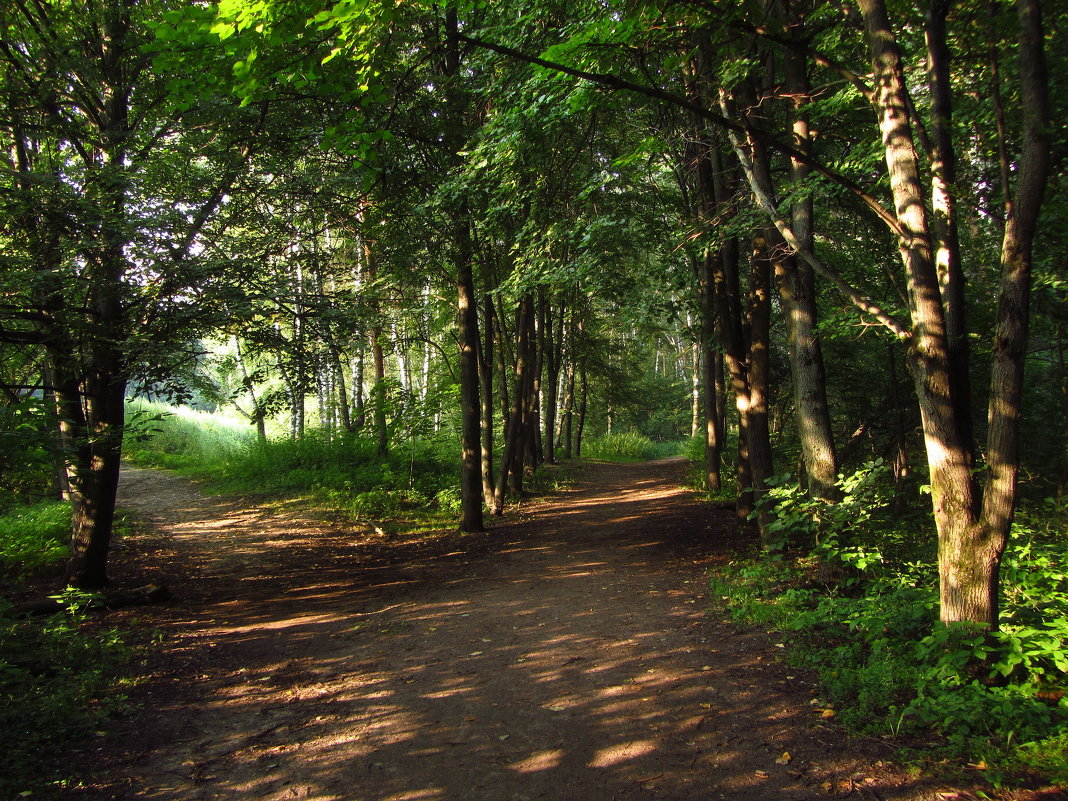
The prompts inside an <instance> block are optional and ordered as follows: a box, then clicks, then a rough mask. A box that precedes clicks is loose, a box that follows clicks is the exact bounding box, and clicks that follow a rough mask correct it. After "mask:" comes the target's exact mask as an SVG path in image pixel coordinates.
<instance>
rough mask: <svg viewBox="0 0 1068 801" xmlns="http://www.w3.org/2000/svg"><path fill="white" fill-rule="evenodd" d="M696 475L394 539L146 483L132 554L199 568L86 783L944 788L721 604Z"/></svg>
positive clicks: (238, 791) (424, 793)
mask: <svg viewBox="0 0 1068 801" xmlns="http://www.w3.org/2000/svg"><path fill="white" fill-rule="evenodd" d="M681 469H682V467H681V464H680V463H679V462H677V461H666V462H660V463H653V464H644V465H611V464H604V465H591V466H589V467H588V468H587V472H586V474H585V476H584V480H583V482H582V485H581V487H580V488H579V489H575V490H571V491H566V492H563V493H560V494H558V495H556V496H554V497H553V498H551V499H549V500H547V501H541V502H538V503H536V504H534V505H533V507H532V510H531V511H530V512H529V513H528V518H527V519H525V520H522V521H519V522H512V523H507V524H504V525H500V526H499V527H497V528H496V529H494V530H492V531H490V532H488V533H486V534H485V535H477V536H475V535H472V536H467V537H453V538H444V539H442V540H440V541H437V542H435V543H432V544H430V545H426V544H411V545H408V546H405V545H404V544H399V545H396V546H395V547H394V550H392V551H389V550H388V549H387V550H384V549H383V547H382V546H381V545H380V544H377V545H376V544H371V543H368V542H366V541H361V540H358V539H357V538H356V537H355V535H353V534H352V533H351V532H348V531H345V530H343V529H338V528H336V527H330V526H325V525H324V524H323V523H322V522H316V521H311V520H302V519H299V518H294V517H291V516H287V515H271V514H267V513H265V512H263V511H262V510H257V509H255V508H246V507H244V506H243V505H242V503H241V502H240V501H239V500H234V499H219V498H205V497H203V496H201V495H200V494H199V493H197V492H196V491H195V489H194V488H192V487H191V486H190V485H189V484H187V483H186V482H184V481H182V480H180V479H177V478H174V477H172V476H167V475H162V474H157V473H152V472H150V471H133V472H130V473H128V474H127V475H126V476H125V478H124V482H123V498H122V503H123V504H124V505H125V506H126V507H128V508H133V509H135V510H137V511H139V513H140V514H142V515H145V516H146V517H148V518H150V520H151V521H152V523H153V525H154V527H155V530H156V531H157V532H158V534H156V535H147V537H146V540H145V542H144V543H141V542H134V543H131V544H130V545H129V546H128V547H139V546H141V545H145V546H148V545H152V544H153V543H154V544H155V547H157V548H158V549H159V552H160V553H162V554H167V555H170V556H171V557H172V558H173V559H174V560H176V564H177V565H178V566H179V567H180V569H181V571H182V573H184V577H185V578H184V581H183V586H181V587H179V588H178V589H179V594H180V596H181V600H180V602H179V603H176V604H174V605H173V606H171V607H169V608H166V609H162V610H154V611H153V612H152V613H150V614H153V615H155V616H156V617H155V619H153V620H151V621H147V622H149V623H151V625H155V626H157V627H158V628H159V629H160V631H161V632H162V633H163V635H164V642H163V645H162V651H163V652H162V654H161V657H160V659H159V660H157V664H158V666H159V671H158V675H157V676H156V677H155V678H154V680H153V681H151V682H150V683H149V684H148V685H147V686H146V687H145V688H143V689H142V690H141V691H140V697H139V700H140V701H141V702H142V703H143V704H144V706H143V709H142V711H141V712H140V713H139V714H138V715H137V716H136V717H134V718H131V719H130V720H127V721H123V722H121V723H120V724H119V725H117V728H116V731H115V732H114V733H113V734H112V735H111V736H110V737H109V739H108V741H107V742H106V743H105V747H104V749H103V751H102V752H101V753H102V754H103V755H104V759H105V767H104V769H103V770H102V771H101V773H100V774H99V775H98V776H97V779H96V783H95V785H94V787H93V789H92V790H91V791H89V795H90V796H91V797H93V798H115V799H119V798H124V799H125V798H143V799H154V800H156V801H176V800H177V799H183V800H184V799H256V800H259V799H263V800H266V799H271V801H275V800H278V801H281V799H315V800H316V801H335V800H337V801H339V800H340V799H352V800H353V801H357V800H358V801H453V800H456V801H459V799H476V800H477V799H490V800H492V801H498V800H500V801H504V800H505V799H514V800H515V801H520V800H521V799H523V800H525V799H554V800H555V801H571V800H572V799H573V800H574V801H579V799H581V800H582V801H601V800H605V801H607V799H621V800H622V799H701V800H702V801H706V800H707V799H716V798H732V799H758V798H772V797H775V798H798V799H800V798H825V797H828V796H829V795H838V794H843V793H855V794H856V795H854V797H857V798H882V799H891V798H896V799H906V798H908V799H914V798H936V797H938V796H937V794H936V793H934V792H931V791H930V790H929V789H928V790H927V791H924V790H923V789H922V788H920V787H918V786H914V785H913V784H912V783H910V782H909V781H908V780H907V779H906V778H904V777H903V776H900V775H896V774H894V773H892V772H890V771H889V770H887V769H884V768H882V767H877V766H875V765H873V764H872V762H873V759H874V757H872V756H871V754H870V753H867V752H864V751H853V752H850V751H849V750H848V749H847V747H846V744H845V743H844V742H843V741H842V739H841V735H840V734H839V733H838V732H837V731H836V730H835V729H834V728H831V727H827V726H826V725H825V724H824V723H823V722H821V720H820V718H819V716H818V714H816V712H815V708H814V706H813V705H812V703H810V702H811V701H812V700H813V696H812V693H811V691H810V690H809V689H807V686H806V685H805V683H804V682H803V681H802V680H801V679H800V678H799V677H796V676H794V675H792V674H789V673H788V672H786V671H785V669H784V668H782V667H781V666H779V665H777V664H775V663H774V660H773V656H774V652H775V648H774V642H769V641H768V639H767V638H766V637H764V636H762V635H760V634H757V633H739V632H736V631H735V630H734V629H733V628H732V627H731V626H730V625H728V624H726V623H725V622H724V621H722V620H721V619H719V617H718V616H717V615H716V614H714V613H713V614H711V615H710V614H709V607H710V605H714V604H710V600H709V599H708V598H707V597H706V580H705V577H704V573H705V570H706V568H707V566H708V565H709V564H710V563H711V562H712V561H714V560H715V559H719V558H723V557H724V555H725V554H726V553H727V552H728V551H729V548H731V547H734V546H736V545H737V540H736V537H735V535H733V534H732V533H731V532H732V529H733V519H732V516H731V515H729V514H724V513H719V512H710V511H709V510H708V508H707V507H705V506H704V505H702V504H700V503H697V502H696V501H694V500H693V499H692V498H691V497H690V496H689V495H688V494H687V493H685V492H683V491H682V490H680V489H679V488H678V486H677V484H678V481H679V480H680V478H681ZM712 600H713V601H714V600H715V599H712ZM142 617H143V615H142ZM851 747H852V748H856V747H858V745H857V744H854V745H853V746H851Z"/></svg>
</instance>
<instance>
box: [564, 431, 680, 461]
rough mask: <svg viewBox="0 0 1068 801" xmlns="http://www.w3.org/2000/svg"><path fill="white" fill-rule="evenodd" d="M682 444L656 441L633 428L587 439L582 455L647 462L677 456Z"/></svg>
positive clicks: (611, 459)
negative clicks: (619, 432) (620, 432)
mask: <svg viewBox="0 0 1068 801" xmlns="http://www.w3.org/2000/svg"><path fill="white" fill-rule="evenodd" d="M681 445H682V443H679V442H673V441H668V442H654V441H653V440H651V439H649V437H647V436H645V435H644V434H640V433H638V432H637V431H634V430H631V431H626V432H624V433H622V434H607V435H605V436H603V437H593V438H592V439H588V440H585V441H584V442H583V443H582V455H583V456H584V457H585V458H587V459H604V460H606V461H609V462H645V461H649V460H650V459H664V458H667V457H668V456H676V455H678V454H679V452H680V448H681Z"/></svg>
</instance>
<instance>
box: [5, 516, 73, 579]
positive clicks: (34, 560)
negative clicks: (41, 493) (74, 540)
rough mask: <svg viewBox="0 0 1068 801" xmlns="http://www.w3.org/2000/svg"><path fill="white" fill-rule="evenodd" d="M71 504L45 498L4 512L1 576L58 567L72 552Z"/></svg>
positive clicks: (20, 574)
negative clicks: (39, 501) (42, 500)
mask: <svg viewBox="0 0 1068 801" xmlns="http://www.w3.org/2000/svg"><path fill="white" fill-rule="evenodd" d="M69 541H70V505H69V504H67V503H63V502H59V501H45V502H42V503H37V504H33V505H31V506H13V507H11V508H10V509H8V511H7V512H5V513H3V514H0V575H3V576H11V577H15V578H18V577H21V576H25V575H27V574H30V573H36V572H39V571H42V570H47V569H50V568H55V567H56V566H58V565H59V564H61V563H62V562H63V561H64V560H65V559H66V558H67V556H68V555H69V553H70V549H69Z"/></svg>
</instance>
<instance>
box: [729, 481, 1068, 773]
mask: <svg viewBox="0 0 1068 801" xmlns="http://www.w3.org/2000/svg"><path fill="white" fill-rule="evenodd" d="M881 472H882V465H879V464H876V463H871V464H869V465H868V466H866V467H865V468H863V469H862V470H860V471H858V472H857V473H855V474H853V475H852V476H849V477H847V478H845V479H843V481H842V482H841V485H840V486H841V488H842V490H843V500H842V503H841V507H842V511H841V512H839V511H828V510H825V509H824V507H822V506H820V507H818V508H814V507H813V505H812V504H811V502H810V501H808V500H806V499H804V498H803V495H802V494H801V493H798V492H796V491H794V490H793V489H792V488H788V487H787V486H786V484H785V483H780V484H779V486H778V487H777V488H776V490H775V491H776V492H778V500H779V502H780V505H779V506H778V508H777V513H778V515H779V518H778V521H777V522H778V523H779V525H780V530H781V531H782V532H783V537H784V538H783V541H782V544H783V545H784V546H786V545H793V546H797V545H799V544H802V543H804V544H806V545H808V546H809V547H810V548H811V550H810V551H809V552H808V553H807V555H805V556H798V555H797V552H796V551H793V552H790V551H783V552H779V553H765V554H762V555H759V556H756V557H752V558H747V559H742V560H737V561H735V562H734V563H732V564H731V565H730V566H729V567H727V568H724V569H722V570H719V571H717V572H716V573H715V574H714V575H713V579H712V584H713V591H714V592H715V593H716V594H717V595H718V596H720V597H723V598H724V599H725V600H726V602H727V604H728V607H729V609H730V610H731V614H732V615H733V616H734V617H735V619H737V620H739V621H745V622H750V623H758V624H760V625H762V626H767V627H773V628H777V629H780V630H783V631H788V632H792V633H794V635H795V637H796V644H797V645H798V648H796V649H794V650H792V651H791V653H790V659H791V660H794V661H796V662H798V663H800V664H803V665H805V666H807V667H809V668H811V669H812V670H814V671H815V672H816V673H817V674H818V676H819V679H820V682H821V684H822V686H823V692H824V693H825V694H826V697H827V700H828V701H830V702H831V703H832V704H833V706H834V708H835V709H836V710H837V713H838V717H839V718H840V719H841V720H842V722H843V723H845V724H846V725H847V726H850V727H853V728H855V729H859V730H861V731H866V732H869V733H879V734H883V735H887V734H889V735H895V736H898V737H900V738H901V740H900V742H901V743H902V744H903V745H904V744H908V743H913V742H916V741H917V739H916V738H924V741H929V740H930V738H931V737H932V736H934V737H935V738H936V739H935V751H934V753H935V754H944V755H947V756H952V757H953V758H954V759H962V760H965V761H967V762H969V763H972V764H982V765H985V767H986V773H985V775H986V776H987V777H988V778H989V779H991V780H992V781H994V782H995V783H1000V782H1005V781H1012V780H1018V779H1023V778H1027V777H1030V776H1033V775H1039V776H1041V777H1043V778H1045V779H1046V780H1060V781H1063V780H1064V779H1065V777H1066V776H1068V760H1066V759H1065V752H1064V751H1063V750H1061V751H1057V745H1058V744H1059V743H1063V742H1064V738H1065V737H1066V735H1068V699H1066V695H1065V693H1066V690H1068V657H1066V656H1065V654H1066V653H1068V591H1066V590H1068V583H1066V576H1065V571H1064V569H1063V565H1064V564H1065V563H1066V559H1068V543H1066V542H1065V540H1064V537H1063V533H1062V529H1061V527H1060V526H1061V523H1060V522H1059V521H1060V520H1062V519H1063V518H1062V517H1061V516H1060V515H1059V514H1058V513H1057V512H1058V510H1062V507H1061V506H1060V505H1059V504H1053V505H1050V504H1046V505H1045V506H1044V507H1040V508H1038V509H1036V510H1035V511H1034V512H1033V513H1029V514H1023V515H1021V516H1020V519H1019V520H1018V522H1017V525H1016V526H1015V528H1014V531H1013V539H1012V542H1011V543H1010V546H1009V549H1008V551H1007V553H1006V557H1005V570H1004V572H1003V575H1002V581H1003V593H1002V595H1003V601H1002V612H1001V626H1000V629H999V630H998V631H995V632H989V631H985V630H982V629H976V628H975V627H972V626H964V625H960V624H955V625H945V624H942V623H940V622H938V619H937V594H936V593H935V591H934V589H933V587H934V584H935V575H936V572H935V567H934V565H933V563H932V562H931V561H929V558H928V559H926V560H925V559H915V558H914V557H915V556H916V554H917V549H916V548H915V547H914V546H912V545H911V544H909V543H907V542H903V540H907V539H909V538H914V537H918V536H919V535H918V533H917V529H916V528H915V527H911V526H910V527H902V526H901V525H900V523H898V524H897V526H896V527H895V528H891V529H889V530H888V529H887V528H886V522H887V519H886V517H885V516H884V515H883V512H882V511H881V510H885V509H886V508H887V504H886V503H883V504H882V505H881V506H880V503H879V498H880V496H882V495H883V494H884V493H885V492H886V489H885V487H886V484H885V482H880V481H879V480H878V479H879V475H880V474H881ZM794 527H796V530H795V528H794ZM812 546H814V547H812ZM910 557H913V558H910ZM1036 772H1037V773H1036Z"/></svg>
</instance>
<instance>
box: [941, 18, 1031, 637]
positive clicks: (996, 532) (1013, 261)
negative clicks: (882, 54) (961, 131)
mask: <svg viewBox="0 0 1068 801" xmlns="http://www.w3.org/2000/svg"><path fill="white" fill-rule="evenodd" d="M1016 10H1017V15H1018V17H1019V23H1020V49H1019V70H1020V89H1021V92H1020V96H1021V100H1022V105H1023V112H1024V114H1023V120H1024V123H1023V146H1022V150H1021V153H1020V157H1019V169H1018V172H1017V179H1016V191H1015V192H1014V193H1013V202H1012V205H1011V207H1010V209H1009V210H1008V214H1007V215H1006V218H1005V235H1004V238H1003V239H1002V246H1001V288H1000V292H999V296H998V315H997V323H996V326H995V329H994V350H993V365H992V369H991V375H990V407H989V412H988V419H989V421H990V431H989V434H988V435H987V464H988V466H989V472H988V477H987V484H986V487H985V492H984V495H983V518H982V522H983V525H982V527H981V528H980V529H979V530H975V531H973V532H971V533H972V535H973V536H972V538H971V539H970V540H969V541H967V542H964V543H962V544H961V547H960V548H958V549H953V550H950V549H947V551H948V553H947V557H949V561H951V562H952V564H953V566H954V567H956V566H957V565H958V564H960V561H961V557H962V556H963V557H965V559H968V560H969V561H971V562H973V563H974V564H975V568H974V569H972V570H968V571H964V570H962V571H961V573H962V574H963V575H965V576H967V578H968V579H970V582H969V584H968V589H970V590H972V591H971V592H969V593H967V594H965V593H963V592H961V593H960V596H962V597H966V598H968V599H969V600H968V602H966V603H962V604H960V605H959V606H954V607H953V608H950V609H949V610H946V609H943V612H942V619H943V620H947V619H950V620H978V621H981V622H989V623H990V625H991V626H994V627H996V626H997V623H998V604H997V601H998V591H997V590H998V571H999V568H1000V564H1001V555H1002V553H1003V552H1004V550H1005V544H1006V542H1007V541H1008V536H1009V530H1010V528H1011V527H1012V519H1013V512H1014V508H1015V503H1016V492H1017V481H1018V473H1019V462H1020V460H1019V429H1020V420H1021V418H1022V416H1023V415H1022V413H1021V408H1022V401H1023V377H1024V364H1025V361H1026V358H1027V337H1028V328H1029V320H1030V293H1031V267H1032V248H1033V243H1034V237H1035V230H1036V228H1037V224H1038V215H1039V211H1040V209H1041V205H1042V197H1043V195H1044V194H1045V189H1046V183H1047V180H1048V175H1049V158H1050V153H1049V151H1050V118H1049V98H1048V82H1047V76H1046V64H1045V54H1044V52H1043V32H1042V13H1041V7H1040V5H1039V2H1038V0H1017V3H1016ZM939 555H940V557H941V555H942V551H941V549H940V551H939ZM968 567H971V565H968ZM961 589H963V582H962V587H961ZM947 613H948V614H951V615H954V617H949V618H947ZM984 615H985V617H984Z"/></svg>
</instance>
